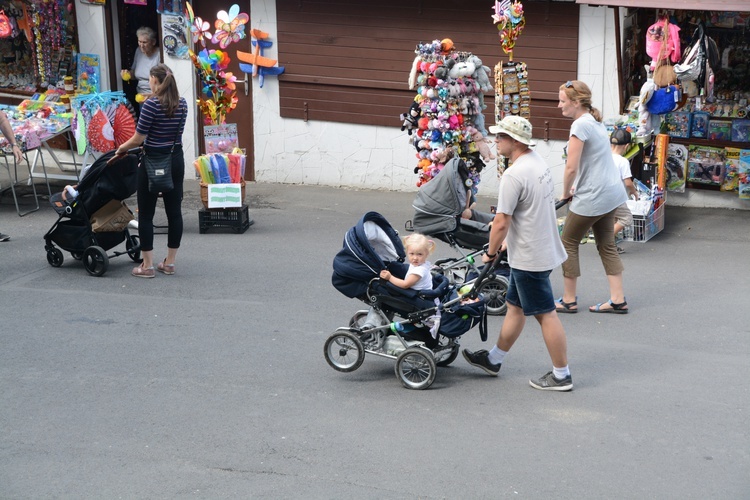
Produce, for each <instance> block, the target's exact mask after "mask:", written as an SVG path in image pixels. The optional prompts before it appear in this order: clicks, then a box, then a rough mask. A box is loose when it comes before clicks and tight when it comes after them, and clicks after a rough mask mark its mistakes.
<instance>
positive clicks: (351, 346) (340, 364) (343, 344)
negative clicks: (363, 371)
mask: <svg viewBox="0 0 750 500" xmlns="http://www.w3.org/2000/svg"><path fill="white" fill-rule="evenodd" d="M323 355H324V356H325V358H326V361H327V362H328V364H329V365H331V368H333V369H334V370H336V371H340V372H353V371H354V370H356V369H357V368H359V367H360V366H361V365H362V362H363V361H364V360H365V348H364V346H363V345H362V342H360V340H359V339H358V338H357V336H356V335H354V334H353V333H351V332H348V331H346V330H343V329H339V330H336V331H335V332H334V333H333V334H332V335H331V336H330V337H328V339H327V340H326V343H325V346H323Z"/></svg>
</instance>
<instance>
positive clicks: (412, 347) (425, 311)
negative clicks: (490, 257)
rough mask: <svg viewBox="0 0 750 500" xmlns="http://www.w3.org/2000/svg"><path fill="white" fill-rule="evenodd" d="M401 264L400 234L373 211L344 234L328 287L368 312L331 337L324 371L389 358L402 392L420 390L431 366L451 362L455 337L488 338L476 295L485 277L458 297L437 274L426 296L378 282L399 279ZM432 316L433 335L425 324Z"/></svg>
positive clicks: (431, 371)
mask: <svg viewBox="0 0 750 500" xmlns="http://www.w3.org/2000/svg"><path fill="white" fill-rule="evenodd" d="M405 257H406V253H405V250H404V247H403V244H402V242H401V241H400V240H399V238H398V234H397V233H396V231H395V230H394V229H393V228H392V227H391V226H390V224H389V223H388V221H386V219H385V218H384V217H383V216H382V215H380V214H378V213H377V212H368V213H366V214H365V215H364V216H363V217H362V218H361V219H360V221H359V222H358V223H357V225H356V226H354V227H352V228H351V229H349V231H347V233H346V236H345V238H344V244H343V248H342V249H341V250H340V251H339V252H338V254H337V255H336V257H335V258H334V261H333V277H332V283H333V286H334V287H335V288H336V289H337V290H338V291H339V292H341V293H342V294H344V295H345V296H347V297H350V298H357V299H359V300H361V301H363V302H365V303H366V304H367V305H368V306H369V309H363V310H360V311H357V313H355V314H354V315H353V316H352V318H351V320H350V321H349V326H347V327H342V328H338V329H337V330H336V331H335V332H334V333H333V334H332V335H331V336H329V337H328V339H327V340H326V342H325V346H324V349H323V353H324V356H325V358H326V361H327V362H328V364H329V365H330V366H331V367H332V368H334V369H335V370H338V371H342V372H351V371H354V370H356V369H357V368H359V367H360V366H361V365H362V362H363V361H364V357H365V353H368V354H374V355H377V356H381V357H386V358H390V359H395V360H396V368H395V371H396V376H397V377H398V378H399V380H400V381H401V383H402V384H403V385H404V387H407V388H409V389H426V388H428V387H429V386H430V385H431V384H432V383H433V381H434V380H435V375H436V370H437V366H447V365H449V364H450V363H452V362H453V361H454V360H455V359H456V356H457V355H458V352H459V343H458V338H459V337H460V336H461V335H463V334H464V333H466V332H467V331H469V330H470V329H471V328H473V327H474V326H477V325H479V333H480V335H481V337H482V340H486V339H487V331H486V322H487V318H486V309H485V304H484V300H483V299H482V296H481V295H479V294H478V292H477V290H478V287H479V285H480V284H481V282H482V280H483V279H485V277H486V275H487V272H484V273H483V274H481V275H480V276H479V277H478V278H477V280H476V281H475V282H473V283H472V284H471V285H472V286H470V287H468V288H469V290H464V291H465V292H466V293H465V294H463V295H459V293H458V291H457V290H456V287H455V286H454V285H452V284H451V283H450V282H449V280H448V279H447V278H446V277H444V276H443V275H440V274H433V287H432V289H429V290H415V289H413V288H399V287H397V286H394V285H393V284H391V283H388V282H387V281H385V280H382V279H380V272H381V271H383V270H387V271H388V272H389V273H390V274H392V275H393V276H396V277H397V278H399V279H403V278H404V277H405V275H406V271H407V269H408V267H409V266H408V264H405V263H404V260H405ZM487 270H489V267H487ZM435 299H437V301H436V300H435ZM436 316H437V317H439V321H437V322H436V325H437V327H436V328H432V330H433V332H434V335H433V333H431V328H430V326H429V325H430V324H431V322H432V321H434V320H435V319H436Z"/></svg>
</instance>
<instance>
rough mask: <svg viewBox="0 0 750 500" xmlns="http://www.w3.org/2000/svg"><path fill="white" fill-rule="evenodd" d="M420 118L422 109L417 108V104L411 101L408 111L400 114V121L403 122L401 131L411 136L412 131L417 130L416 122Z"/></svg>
mask: <svg viewBox="0 0 750 500" xmlns="http://www.w3.org/2000/svg"><path fill="white" fill-rule="evenodd" d="M420 116H422V109H421V108H420V107H419V103H417V101H412V103H411V107H410V108H409V111H408V112H407V113H402V114H401V119H402V120H403V121H404V123H403V124H402V125H401V131H402V132H403V131H404V130H406V133H407V134H409V135H411V132H412V130H414V129H415V128H419V127H418V121H419V118H420Z"/></svg>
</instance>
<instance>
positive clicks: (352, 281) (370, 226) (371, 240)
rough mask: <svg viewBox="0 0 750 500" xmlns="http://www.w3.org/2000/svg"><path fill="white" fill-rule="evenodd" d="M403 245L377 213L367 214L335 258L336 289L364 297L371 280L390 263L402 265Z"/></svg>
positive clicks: (395, 233) (403, 257)
mask: <svg viewBox="0 0 750 500" xmlns="http://www.w3.org/2000/svg"><path fill="white" fill-rule="evenodd" d="M405 258H406V252H405V250H404V245H403V244H402V243H401V240H400V239H399V237H398V233H397V232H396V231H395V230H394V229H393V227H391V225H390V224H389V223H388V221H387V220H386V219H385V217H383V216H382V215H380V214H379V213H377V212H367V213H366V214H365V215H364V216H362V218H361V219H360V220H359V222H358V223H357V225H356V226H354V227H352V228H351V229H349V231H347V232H346V236H345V237H344V245H343V248H342V249H341V250H340V251H339V253H337V254H336V257H335V258H334V259H333V277H332V278H331V282H332V283H333V286H334V287H335V288H336V289H337V290H338V291H339V292H341V293H343V294H344V295H346V296H347V297H349V298H355V297H363V296H364V295H365V294H366V292H367V285H368V283H369V282H370V280H371V279H373V278H375V277H376V276H378V275H379V274H380V271H382V270H383V269H387V268H388V267H389V264H390V263H391V262H403V260H404V259H405Z"/></svg>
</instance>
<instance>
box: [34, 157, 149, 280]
mask: <svg viewBox="0 0 750 500" xmlns="http://www.w3.org/2000/svg"><path fill="white" fill-rule="evenodd" d="M113 156H114V151H110V152H109V153H106V154H104V155H102V156H101V157H100V158H99V159H97V160H96V161H95V162H94V163H93V164H92V165H91V166H90V167H89V168H88V170H86V172H85V173H84V175H83V178H82V179H81V182H80V183H79V184H78V186H77V191H78V196H77V197H76V198H75V199H72V200H69V199H66V198H64V197H63V194H62V193H56V194H54V195H52V196H51V197H50V203H51V204H52V206H53V208H54V209H55V211H56V212H57V213H58V214H59V217H58V218H57V221H55V223H54V224H53V225H52V227H51V228H50V230H49V231H47V234H45V235H44V249H45V250H46V251H47V262H49V264H50V265H51V266H53V267H60V266H62V264H63V260H64V259H63V253H62V251H61V250H60V249H62V250H65V251H66V252H70V254H71V255H72V256H73V258H74V259H76V260H80V261H82V262H83V266H84V268H86V271H88V273H89V274H90V275H92V276H102V275H103V274H104V273H105V272H107V269H108V268H109V259H110V258H112V257H117V256H120V255H125V254H127V255H128V256H129V257H130V258H131V259H132V260H133V262H140V261H141V246H140V241H139V239H138V236H136V235H131V234H130V232H129V231H128V227H127V224H128V222H129V221H130V220H132V219H133V214H132V212H130V211H129V210H121V212H124V213H123V214H121V215H120V216H119V217H117V218H115V220H111V221H110V223H108V224H107V225H106V226H105V227H104V228H102V229H103V230H102V231H98V230H97V231H94V228H93V227H92V224H91V217H92V216H93V215H95V214H96V213H97V212H98V211H99V210H100V209H102V208H104V207H105V206H106V205H107V204H109V203H110V202H111V201H113V200H115V201H116V202H120V203H122V200H125V199H127V198H129V197H130V196H132V195H133V194H134V193H135V191H136V186H137V168H138V156H137V155H134V154H127V155H125V156H123V157H121V158H118V159H117V160H115V161H114V162H112V163H111V164H110V165H107V162H108V161H109V160H110V159H111V158H112V157H113ZM66 196H67V195H66ZM123 241H124V242H125V251H124V252H114V253H112V254H107V251H108V250H110V249H112V248H114V247H115V246H117V245H119V244H120V243H122V242H123ZM55 245H57V246H55ZM57 247H60V248H57Z"/></svg>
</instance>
